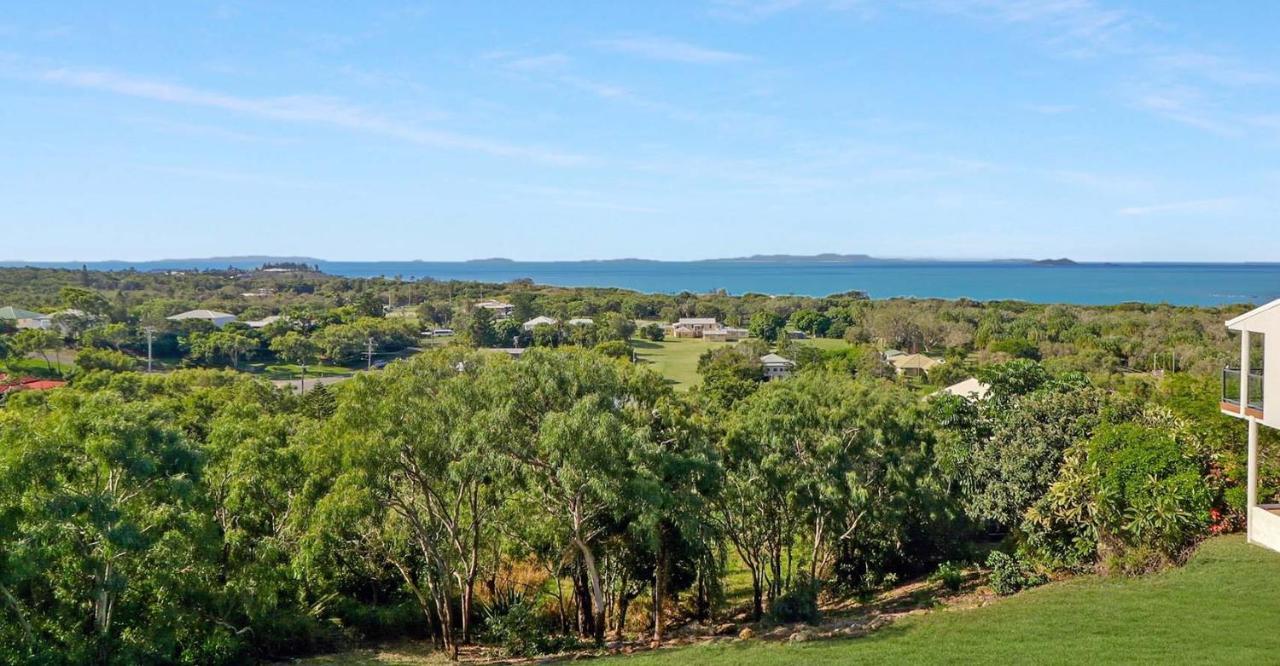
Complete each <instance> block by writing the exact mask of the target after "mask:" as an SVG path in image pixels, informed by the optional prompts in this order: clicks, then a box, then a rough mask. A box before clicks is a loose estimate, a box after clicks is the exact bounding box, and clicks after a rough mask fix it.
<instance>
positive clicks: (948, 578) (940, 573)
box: [929, 562, 964, 592]
mask: <svg viewBox="0 0 1280 666" xmlns="http://www.w3.org/2000/svg"><path fill="white" fill-rule="evenodd" d="M929 580H930V581H933V582H935V583H938V584H939V585H941V586H942V587H944V588H946V589H948V590H950V591H952V592H959V591H960V588H961V587H964V569H962V568H961V567H960V565H959V564H956V563H955V562H943V563H942V564H941V565H940V566H939V567H938V569H937V570H936V571H934V572H933V574H932V575H930V576H929Z"/></svg>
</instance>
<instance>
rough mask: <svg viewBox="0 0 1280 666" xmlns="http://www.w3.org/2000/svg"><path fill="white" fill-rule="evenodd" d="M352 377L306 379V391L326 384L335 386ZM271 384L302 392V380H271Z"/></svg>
mask: <svg viewBox="0 0 1280 666" xmlns="http://www.w3.org/2000/svg"><path fill="white" fill-rule="evenodd" d="M354 376H355V375H340V376H337V377H307V388H306V390H307V391H310V390H311V389H313V388H315V387H316V386H318V385H320V384H325V385H328V384H337V383H338V382H345V381H347V380H348V379H351V378H352V377H354ZM271 383H272V384H275V385H276V386H279V387H281V388H284V387H286V386H287V387H289V388H291V389H293V390H295V391H300V390H302V386H301V384H302V380H299V379H273V380H271Z"/></svg>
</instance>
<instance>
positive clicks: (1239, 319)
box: [1227, 298, 1280, 328]
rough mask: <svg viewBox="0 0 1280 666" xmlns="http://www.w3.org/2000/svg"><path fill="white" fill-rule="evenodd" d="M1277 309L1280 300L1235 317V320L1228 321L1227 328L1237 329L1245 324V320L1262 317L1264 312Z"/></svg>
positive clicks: (1279, 305)
mask: <svg viewBox="0 0 1280 666" xmlns="http://www.w3.org/2000/svg"><path fill="white" fill-rule="evenodd" d="M1276 307H1280V298H1277V299H1276V300H1274V301H1271V302H1270V303H1267V304H1266V305H1263V306H1261V307H1256V308H1254V309H1252V310H1250V311H1248V312H1246V313H1244V314H1242V315H1240V316H1239V317H1235V318H1233V319H1228V320H1227V328H1235V327H1236V326H1239V325H1240V324H1242V323H1244V322H1245V320H1247V319H1252V318H1253V317H1256V316H1258V315H1260V314H1262V313H1264V312H1266V311H1268V310H1271V309H1273V308H1276Z"/></svg>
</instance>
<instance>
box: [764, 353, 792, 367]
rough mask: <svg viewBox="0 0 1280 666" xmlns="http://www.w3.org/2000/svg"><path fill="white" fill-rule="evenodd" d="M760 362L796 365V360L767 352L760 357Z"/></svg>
mask: <svg viewBox="0 0 1280 666" xmlns="http://www.w3.org/2000/svg"><path fill="white" fill-rule="evenodd" d="M760 362H761V363H763V364H765V365H795V364H796V362H795V361H793V360H791V359H789V358H785V357H782V356H778V355H777V354H765V355H764V356H761V357H760Z"/></svg>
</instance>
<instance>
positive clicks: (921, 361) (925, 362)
mask: <svg viewBox="0 0 1280 666" xmlns="http://www.w3.org/2000/svg"><path fill="white" fill-rule="evenodd" d="M889 362H890V363H892V364H893V367H895V368H898V369H899V370H931V369H933V368H936V367H938V366H939V365H942V361H939V360H937V359H934V358H929V357H928V356H925V355H924V354H903V355H902V356H895V357H893V359H892V360H890V361H889Z"/></svg>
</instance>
